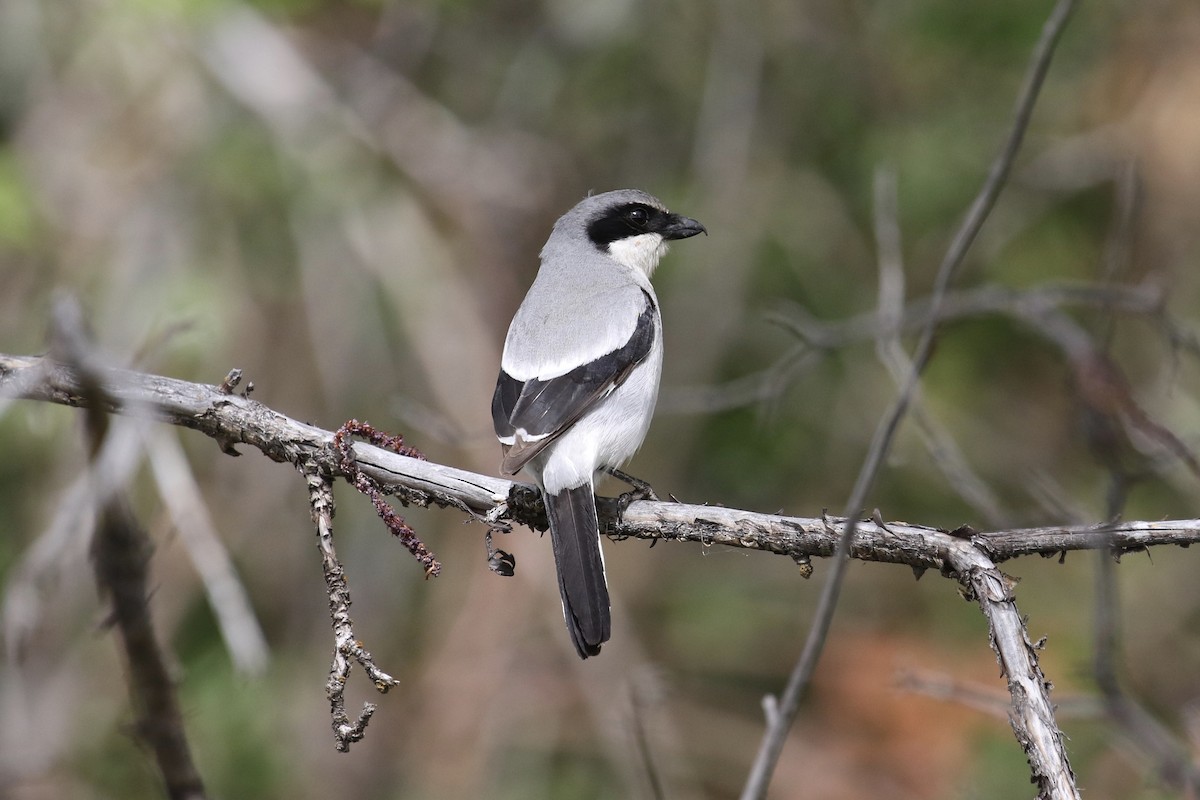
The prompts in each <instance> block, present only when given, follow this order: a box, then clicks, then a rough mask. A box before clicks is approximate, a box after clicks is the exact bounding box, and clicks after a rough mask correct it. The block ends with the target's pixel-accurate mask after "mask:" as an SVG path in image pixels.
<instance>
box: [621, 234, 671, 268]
mask: <svg viewBox="0 0 1200 800" xmlns="http://www.w3.org/2000/svg"><path fill="white" fill-rule="evenodd" d="M666 252H667V240H666V239H664V238H663V237H662V234H659V233H642V234H638V235H637V236H629V237H626V238H624V239H618V240H617V241H615V242H611V243H610V244H609V245H608V254H609V255H610V256H612V257H613V258H614V259H616V261H617V263H619V264H623V265H625V266H626V267H629V268H630V269H635V270H638V271H640V272H642V273H643V274H644V275H645V276H646V277H647V278H649V277H650V276H651V275H653V274H654V269H655V267H657V266H658V261H659V259H660V258H662V257H663V256H664V255H665V254H666Z"/></svg>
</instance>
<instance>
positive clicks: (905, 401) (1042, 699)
mask: <svg viewBox="0 0 1200 800" xmlns="http://www.w3.org/2000/svg"><path fill="white" fill-rule="evenodd" d="M1074 6H1075V2H1074V0H1059V1H1058V2H1057V3H1056V4H1055V6H1054V10H1053V11H1052V12H1051V14H1050V18H1049V19H1048V20H1047V21H1046V24H1045V25H1044V26H1043V28H1042V34H1041V37H1040V38H1039V40H1038V43H1037V45H1036V46H1035V47H1034V51H1033V56H1032V59H1031V61H1030V66H1029V70H1028V72H1027V74H1026V76H1025V83H1024V85H1023V86H1022V88H1021V92H1020V95H1019V96H1018V98H1017V103H1016V112H1015V119H1014V120H1013V123H1012V126H1011V128H1010V130H1009V134H1008V137H1007V140H1006V141H1005V143H1004V147H1003V148H1002V150H1001V151H1000V154H999V155H998V156H997V157H996V159H995V160H994V161H993V162H992V166H991V169H990V170H989V171H988V176H987V179H986V180H985V181H984V183H983V187H982V188H981V189H980V191H979V194H978V195H976V197H975V200H974V202H973V203H972V204H971V207H970V209H969V210H968V211H967V216H966V218H965V219H964V220H963V223H962V225H961V226H960V227H959V229H958V232H957V233H956V234H955V236H954V240H953V241H952V242H951V244H950V247H949V249H948V250H947V251H946V255H945V257H944V258H943V259H942V263H941V265H940V266H939V267H938V272H937V276H936V278H935V279H934V285H933V293H932V296H931V301H930V310H931V318H930V321H929V322H928V323H926V325H925V327H924V328H923V329H922V331H921V335H920V337H919V339H918V340H917V345H916V348H915V350H914V352H913V357H912V369H911V372H910V373H909V375H908V376H907V378H906V379H905V380H904V383H903V385H902V387H901V389H900V391H899V392H898V394H897V395H896V399H895V400H894V402H893V403H892V406H891V407H890V408H889V409H888V411H887V413H885V414H884V416H883V418H882V419H881V420H880V423H879V426H878V427H877V428H876V429H875V434H874V436H873V437H872V439H871V443H870V446H869V448H868V450H867V455H866V458H865V459H864V460H863V466H862V469H861V470H860V471H859V473H858V478H857V480H856V481H855V483H854V488H853V489H852V490H851V492H850V498H849V500H848V501H847V502H846V511H845V513H844V514H843V516H845V517H848V518H850V521H849V522H848V523H847V524H846V527H845V530H844V531H843V532H842V536H841V539H840V540H839V542H838V552H837V557H836V558H835V559H834V562H833V566H832V569H831V572H830V575H829V577H828V578H827V579H826V582H825V586H824V588H823V590H822V592H821V599H820V601H819V603H818V605H817V610H816V612H815V614H814V615H813V623H812V627H811V628H810V629H809V632H808V638H807V639H806V640H805V643H804V649H803V650H802V651H801V653H800V658H799V659H798V660H797V662H796V666H795V667H794V668H793V670H792V674H791V676H790V677H789V678H788V683H787V687H786V688H785V689H784V692H783V696H782V698H781V699H780V701H779V702H778V704H777V706H778V707H777V709H776V712H777V713H774V714H768V715H767V717H768V718H767V731H766V733H765V734H764V736H763V741H762V745H761V746H760V748H759V751H758V756H757V757H756V758H755V762H754V766H753V767H752V768H751V771H750V776H749V777H748V778H747V780H746V785H745V787H744V788H743V789H742V794H741V798H742V800H760V799H761V798H763V797H765V796H766V794H767V787H768V786H769V785H770V783H771V775H772V774H773V773H774V771H775V765H776V764H777V763H778V761H779V755H780V753H781V752H782V751H783V745H784V742H785V741H786V740H787V734H788V731H789V730H790V729H791V726H792V722H793V721H794V720H795V718H796V714H797V712H798V711H799V709H800V699H801V697H802V696H803V695H804V691H805V690H806V689H807V687H808V685H809V683H810V681H811V680H812V674H813V672H814V671H815V670H816V666H817V661H818V660H819V659H820V656H821V652H822V650H823V649H824V646H825V638H826V636H827V635H828V633H829V626H830V624H831V623H832V620H833V613H834V611H835V610H836V608H837V601H838V597H839V595H840V593H841V586H842V581H843V579H844V577H845V574H846V569H847V567H848V565H849V560H848V559H849V554H850V550H851V546H852V544H853V542H854V536H855V532H856V530H857V527H858V525H857V520H856V519H855V518H854V515H856V514H857V513H859V511H860V510H861V509H862V508H863V507H864V504H865V503H866V500H867V495H868V494H869V493H870V491H871V488H872V487H873V486H874V484H875V479H876V477H877V476H878V474H879V470H880V468H881V467H882V466H883V461H884V458H885V457H886V456H887V453H888V452H889V451H890V450H891V446H892V442H893V441H894V440H895V437H896V432H897V430H899V427H900V422H901V420H902V419H903V418H904V415H905V413H906V412H907V411H908V407H909V403H910V401H911V399H912V397H913V395H914V394H915V392H916V389H917V384H918V382H919V380H920V376H921V373H922V372H924V370H925V367H926V366H927V365H928V364H929V360H930V358H931V357H932V355H933V343H934V336H935V334H936V332H937V327H938V326H937V316H938V312H939V310H940V307H941V304H942V299H943V298H944V297H945V295H946V293H947V292H948V291H949V289H950V285H951V283H952V281H953V280H954V277H955V276H956V274H957V273H958V270H959V267H961V265H962V263H963V259H964V258H966V255H967V251H968V250H969V249H970V247H971V244H972V243H973V242H974V241H975V237H976V235H978V233H979V231H980V229H981V228H982V227H983V223H984V221H985V220H986V219H987V217H988V214H989V213H990V212H991V210H992V207H993V206H994V205H995V202H996V198H997V197H999V196H1000V192H1001V190H1002V189H1003V188H1004V185H1005V183H1006V182H1007V179H1008V174H1009V171H1010V170H1011V169H1012V165H1013V161H1014V160H1015V159H1016V155H1017V152H1018V151H1019V150H1020V148H1021V142H1022V141H1023V139H1024V138H1025V131H1026V129H1027V128H1028V127H1029V120H1030V118H1031V117H1032V115H1033V107H1034V104H1035V102H1036V101H1037V96H1038V93H1039V91H1040V90H1041V87H1042V82H1043V81H1044V80H1045V77H1046V73H1047V72H1048V71H1049V69H1050V59H1051V57H1052V56H1053V54H1054V49H1055V45H1057V44H1058V40H1059V37H1060V36H1061V35H1062V32H1063V29H1064V28H1065V27H1066V23H1067V19H1068V18H1069V17H1070V15H1071V11H1072V10H1073V9H1074ZM980 604H981V606H982V607H983V609H984V612H985V613H989V611H991V612H994V613H996V619H997V620H1004V619H1007V616H1002V615H1000V614H999V613H997V612H996V608H998V607H996V606H994V605H987V604H985V603H984V601H983V600H981V601H980ZM991 619H992V616H991V614H989V620H991ZM997 655H998V656H1000V658H1001V661H1002V662H1003V661H1004V659H1005V655H1006V654H1005V653H1002V652H999V651H998V652H997ZM1008 655H1015V651H1014V653H1009V654H1008ZM1032 670H1037V663H1036V659H1034V660H1033V662H1032ZM1009 674H1010V688H1011V689H1012V691H1013V698H1014V704H1016V700H1017V690H1018V686H1017V684H1015V683H1012V677H1011V676H1012V674H1013V673H1011V672H1010V673H1009ZM1039 674H1040V672H1039ZM1026 688H1036V689H1037V691H1038V692H1039V696H1038V697H1036V698H1034V699H1032V700H1030V701H1029V702H1032V703H1035V704H1036V708H1032V709H1031V710H1032V711H1033V717H1034V718H1040V716H1041V713H1042V711H1041V709H1042V707H1043V706H1044V707H1045V708H1046V709H1049V707H1050V703H1049V699H1048V697H1046V696H1045V693H1046V686H1045V685H1044V682H1043V683H1038V684H1036V685H1035V684H1030V685H1029V687H1026ZM1018 717H1019V715H1014V717H1013V730H1014V732H1016V733H1017V737H1018V739H1020V740H1021V744H1022V746H1023V747H1025V748H1026V753H1027V754H1028V755H1029V757H1030V766H1031V767H1032V768H1033V770H1034V780H1035V781H1036V782H1037V783H1038V785H1039V786H1046V787H1047V788H1048V789H1050V790H1053V791H1054V793H1052V794H1047V795H1045V796H1046V797H1052V798H1064V797H1076V796H1077V795H1078V792H1077V790H1076V789H1075V788H1074V777H1073V775H1072V774H1071V768H1070V765H1069V763H1068V761H1067V753H1066V750H1065V749H1064V748H1063V747H1062V742H1061V739H1062V736H1061V734H1059V735H1058V736H1057V737H1053V741H1051V740H1050V739H1047V740H1045V741H1043V740H1042V739H1040V738H1039V739H1037V740H1035V741H1033V742H1030V741H1026V740H1024V739H1022V736H1023V735H1024V731H1023V730H1022V729H1021V728H1020V727H1019V726H1018ZM1027 721H1028V720H1026V721H1025V722H1027ZM1022 725H1024V722H1022ZM1026 730H1028V729H1026ZM1043 745H1046V747H1047V749H1046V750H1045V751H1044V752H1041V751H1040V748H1041V747H1042V746H1043ZM1051 745H1052V746H1051ZM1035 755H1036V759H1035ZM1042 756H1044V757H1045V758H1047V759H1049V760H1048V761H1045V762H1042V761H1041V760H1040V759H1041V757H1042ZM1063 777H1066V778H1069V779H1070V780H1068V781H1065V782H1064V781H1063V780H1062V778H1063ZM1068 787H1069V789H1070V792H1069V793H1063V794H1060V793H1058V791H1057V790H1058V789H1059V788H1062V789H1065V788H1068Z"/></svg>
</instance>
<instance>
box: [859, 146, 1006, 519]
mask: <svg viewBox="0 0 1200 800" xmlns="http://www.w3.org/2000/svg"><path fill="white" fill-rule="evenodd" d="M875 240H876V242H877V244H878V250H879V304H878V313H879V321H880V326H879V337H878V339H877V341H876V344H875V352H876V354H877V355H878V357H879V360H880V361H881V362H883V365H884V367H885V368H886V369H887V371H888V374H889V375H890V376H891V378H892V381H893V382H894V383H895V384H896V388H897V390H900V389H902V388H903V387H904V381H905V379H906V378H907V377H908V375H910V374H911V373H912V369H913V367H912V362H911V361H910V360H909V358H908V353H906V352H905V351H904V347H903V346H902V345H901V343H900V332H901V331H900V329H901V325H902V323H903V319H904V262H903V255H902V252H901V247H900V225H899V222H898V221H897V208H896V177H895V174H894V173H893V172H890V171H885V170H878V171H877V172H876V174H875ZM910 413H911V414H912V417H913V420H914V421H915V422H916V423H917V430H918V431H919V432H920V435H921V439H922V441H923V443H924V444H925V449H926V450H928V451H929V456H930V458H931V459H933V463H934V464H935V465H936V466H937V468H938V469H940V470H941V471H942V475H944V476H945V478H946V480H947V481H949V483H950V485H951V486H952V487H953V488H954V489H955V490H956V491H957V492H958V494H959V496H960V497H962V498H963V500H965V501H966V502H967V503H968V504H969V505H970V506H971V507H972V508H974V509H975V510H976V511H977V512H978V513H979V514H980V515H981V516H982V517H983V519H984V520H986V521H987V523H988V524H989V525H993V526H1004V525H1007V524H1008V515H1007V514H1005V513H1004V512H1003V511H1002V510H1001V508H1000V500H999V498H998V497H996V493H995V492H993V491H992V490H991V487H989V486H988V485H987V483H985V482H984V481H983V479H982V478H980V477H979V475H977V474H976V473H975V470H973V469H972V468H971V465H970V464H969V463H968V462H967V458H966V456H965V455H964V454H963V452H962V449H961V448H959V446H958V443H957V442H955V441H954V437H953V436H952V435H951V434H950V432H949V431H948V430H946V428H945V426H943V425H942V424H941V423H939V422H938V421H937V419H936V418H935V417H934V416H932V415H931V414H929V412H928V411H927V410H926V407H925V402H924V398H923V397H922V393H921V389H920V386H918V387H917V388H916V390H915V391H914V392H913V397H912V407H911V412H910Z"/></svg>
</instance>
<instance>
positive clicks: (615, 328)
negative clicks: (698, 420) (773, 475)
mask: <svg viewBox="0 0 1200 800" xmlns="http://www.w3.org/2000/svg"><path fill="white" fill-rule="evenodd" d="M699 233H703V234H705V235H707V234H708V230H707V229H706V228H705V227H704V225H702V224H701V223H699V222H697V221H696V220H694V219H691V218H690V217H685V216H682V215H680V214H674V213H672V212H671V211H669V210H668V209H667V207H666V206H665V205H664V204H663V203H662V201H660V200H659V199H658V198H656V197H654V196H653V195H650V194H647V193H646V192H643V191H641V190H638V189H619V190H616V191H610V192H603V193H601V194H593V195H589V196H588V197H586V198H584V199H583V200H582V201H580V202H579V203H578V204H577V205H576V206H575V207H574V208H572V209H571V210H570V211H568V212H567V213H565V214H563V215H562V216H561V217H560V218H559V219H558V221H557V222H556V223H555V224H554V227H553V229H552V230H551V232H550V237H549V238H548V239H547V240H546V244H545V246H544V247H543V248H542V251H541V256H540V258H541V265H540V267H539V269H538V273H537V276H536V277H535V278H534V281H533V284H532V285H531V286H530V288H529V291H528V293H527V294H526V295H525V299H524V300H523V301H522V302H521V305H520V307H518V309H517V312H516V314H515V315H514V317H513V319H512V323H511V325H510V326H509V328H508V335H507V336H506V337H505V340H504V351H503V355H502V356H501V360H500V374H499V376H498V378H497V380H496V390H495V393H494V394H493V396H492V421H493V423H494V426H495V431H496V438H497V439H499V440H500V446H501V451H502V454H503V455H502V462H501V466H500V470H501V472H503V473H504V474H505V475H510V476H512V475H516V474H517V473H519V472H520V471H521V470H522V469H524V470H525V472H526V473H527V474H528V475H529V476H531V477H532V478H533V479H534V481H535V482H536V483H537V485H538V487H539V488H540V489H541V492H542V497H543V499H544V501H545V506H546V516H547V519H548V521H549V523H550V542H551V548H552V550H553V552H554V562H555V569H556V571H557V574H558V588H559V593H560V594H561V596H562V607H563V618H564V620H565V621H566V625H567V630H568V631H569V633H570V635H571V641H572V643H573V644H574V645H575V649H576V651H577V652H578V653H579V657H580V658H584V659H586V658H587V657H589V656H594V655H597V654H599V652H600V646H601V645H602V644H604V643H605V642H606V641H608V639H609V637H610V635H611V629H612V621H611V609H610V602H609V594H608V584H607V582H606V580H605V575H604V556H603V553H602V552H601V549H600V525H599V521H598V517H597V514H596V497H595V478H596V475H597V474H598V473H599V472H600V471H602V470H614V469H616V468H617V467H619V466H620V465H621V464H623V463H624V462H625V461H626V460H627V459H629V458H630V457H631V456H632V455H633V454H634V452H636V451H637V449H638V448H639V447H640V446H641V444H642V440H643V439H645V436H646V431H647V429H648V428H649V427H650V418H651V417H652V416H653V414H654V406H655V403H656V401H657V398H658V385H659V378H660V376H661V373H662V356H663V336H662V319H661V317H660V315H659V308H658V297H657V296H656V295H655V293H654V287H653V286H652V285H651V283H650V277H651V275H653V273H654V270H655V268H656V267H657V266H658V262H659V260H660V259H661V258H662V257H663V255H664V254H666V252H667V247H668V244H669V243H670V242H671V241H673V240H677V239H686V238H688V237H690V236H695V235H697V234H699Z"/></svg>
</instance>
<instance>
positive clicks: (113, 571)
mask: <svg viewBox="0 0 1200 800" xmlns="http://www.w3.org/2000/svg"><path fill="white" fill-rule="evenodd" d="M85 336H86V334H85V332H84V326H83V323H82V316H81V313H80V310H79V308H78V306H76V305H74V304H73V303H71V302H70V301H67V300H63V299H60V300H59V301H58V303H57V304H56V306H55V309H54V320H53V330H52V339H53V348H52V349H53V350H54V351H55V352H56V353H57V354H58V355H59V356H60V357H62V358H63V359H65V360H66V361H68V362H69V363H70V364H71V366H72V368H73V370H74V372H75V373H76V374H77V375H78V376H79V394H80V397H81V398H85V399H86V406H87V413H86V414H85V415H84V419H85V426H84V427H85V435H86V436H87V452H88V470H89V472H88V474H89V476H90V479H91V480H90V482H91V487H90V488H91V493H92V498H93V501H94V502H95V506H96V528H95V531H94V533H93V537H92V543H91V548H90V552H91V559H92V570H93V573H94V575H95V577H96V586H97V588H98V590H99V593H100V596H101V598H104V599H107V600H108V601H109V602H110V603H111V604H112V613H111V616H110V620H111V623H112V625H113V626H114V627H115V628H116V629H117V633H118V638H119V639H120V642H121V645H122V647H123V650H124V655H125V661H126V664H127V666H128V669H129V696H130V702H131V705H132V706H133V710H134V715H135V716H136V718H137V722H136V725H135V730H136V731H137V735H138V737H139V738H141V739H142V741H144V742H145V743H146V744H147V745H148V746H149V747H150V749H151V751H152V752H153V753H154V757H155V760H156V762H157V764H158V769H159V773H160V774H161V775H162V779H163V783H164V784H165V786H166V791H167V796H168V797H169V798H171V800H203V798H204V797H205V793H204V784H203V781H202V780H201V778H200V773H199V771H198V770H197V769H196V766H195V764H194V763H193V761H192V755H191V750H190V749H189V747H188V743H187V734H186V732H185V730H184V727H183V715H182V714H181V713H180V709H179V699H178V698H177V697H176V694H175V683H174V681H173V680H172V678H171V675H170V672H169V670H168V669H167V665H166V660H165V658H164V657H163V653H162V650H161V649H160V648H159V646H158V640H157V638H156V637H155V634H154V624H153V621H152V619H151V616H150V604H149V590H148V580H147V577H148V573H149V569H148V568H149V563H150V554H151V552H152V550H153V546H152V545H151V543H150V537H149V536H147V535H146V532H145V530H143V528H142V526H141V525H140V524H139V523H138V521H137V519H136V518H135V517H134V515H133V511H132V509H130V507H129V503H128V502H127V501H126V499H125V495H124V490H123V487H120V486H113V485H111V484H108V483H107V476H106V475H105V474H104V472H103V470H102V469H100V468H99V466H98V465H99V463H100V460H101V458H100V456H101V452H102V450H103V449H104V447H105V445H106V444H107V443H108V442H109V427H110V426H109V417H108V414H106V413H105V412H104V408H105V406H107V405H109V402H110V401H109V399H108V397H107V395H106V390H105V385H104V382H103V379H102V378H101V377H100V376H99V375H98V374H97V372H96V371H95V370H94V368H93V365H92V363H91V357H90V352H89V344H88V342H87V340H86V338H85Z"/></svg>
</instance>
